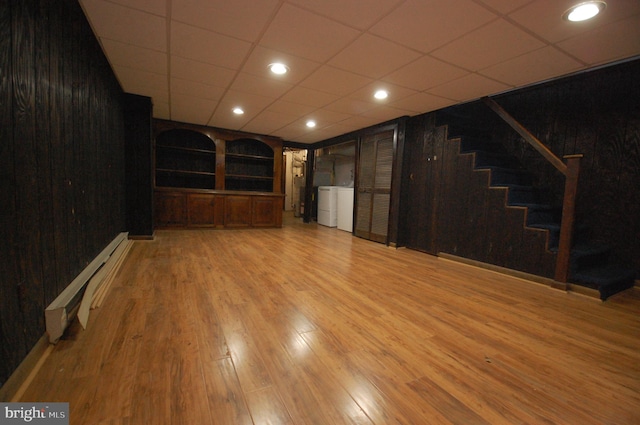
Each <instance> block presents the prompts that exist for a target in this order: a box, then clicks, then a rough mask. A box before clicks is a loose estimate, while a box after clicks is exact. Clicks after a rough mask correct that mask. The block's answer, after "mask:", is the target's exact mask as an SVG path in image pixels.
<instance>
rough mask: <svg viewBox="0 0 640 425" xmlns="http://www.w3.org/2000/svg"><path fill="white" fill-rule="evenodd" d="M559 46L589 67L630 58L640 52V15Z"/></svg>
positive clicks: (603, 27)
mask: <svg viewBox="0 0 640 425" xmlns="http://www.w3.org/2000/svg"><path fill="white" fill-rule="evenodd" d="M639 3H640V2H639ZM558 46H559V47H560V48H561V49H563V50H565V51H568V52H570V53H571V54H572V55H573V56H575V57H577V58H578V59H580V60H582V61H583V62H585V63H587V64H589V65H597V64H602V63H606V62H610V61H614V60H619V59H625V58H628V57H630V56H633V55H634V54H637V52H638V51H640V15H636V16H634V17H631V18H629V19H625V20H623V21H620V22H617V23H616V24H615V25H614V24H611V25H606V26H602V27H599V28H597V29H595V30H593V31H590V32H588V33H584V34H581V35H579V36H577V37H573V38H570V39H568V40H565V41H563V42H561V43H558Z"/></svg>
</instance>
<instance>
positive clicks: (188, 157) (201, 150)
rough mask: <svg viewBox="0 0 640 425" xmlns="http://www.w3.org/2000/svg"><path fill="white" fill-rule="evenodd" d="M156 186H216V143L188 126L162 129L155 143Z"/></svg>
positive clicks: (195, 187)
mask: <svg viewBox="0 0 640 425" xmlns="http://www.w3.org/2000/svg"><path fill="white" fill-rule="evenodd" d="M155 171H156V173H155V186H156V187H174V188H192V189H215V187H216V143H215V142H214V141H213V140H211V139H210V138H209V137H208V136H206V135H205V134H202V133H199V132H197V131H194V130H189V129H181V128H178V129H171V130H166V131H163V132H161V133H159V134H158V135H157V136H156V144H155Z"/></svg>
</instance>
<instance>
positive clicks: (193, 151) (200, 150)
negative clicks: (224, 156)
mask: <svg viewBox="0 0 640 425" xmlns="http://www.w3.org/2000/svg"><path fill="white" fill-rule="evenodd" d="M156 149H173V150H177V151H181V152H190V153H201V154H206V155H215V154H216V151H211V150H207V149H195V148H185V147H182V146H168V145H156Z"/></svg>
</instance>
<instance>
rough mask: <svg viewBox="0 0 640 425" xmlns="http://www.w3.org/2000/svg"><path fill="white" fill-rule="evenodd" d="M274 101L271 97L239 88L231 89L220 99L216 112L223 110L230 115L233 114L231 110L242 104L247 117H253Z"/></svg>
mask: <svg viewBox="0 0 640 425" xmlns="http://www.w3.org/2000/svg"><path fill="white" fill-rule="evenodd" d="M272 102H273V99H272V98H269V97H264V96H260V95H257V94H253V93H245V92H241V91H237V90H229V91H227V93H226V94H225V95H224V97H223V98H222V100H221V101H220V104H219V105H218V109H217V110H216V112H218V111H220V110H222V111H224V112H226V113H227V114H228V115H233V113H232V112H231V110H232V109H233V108H235V107H236V106H240V107H241V108H242V109H244V112H245V113H244V116H245V117H247V118H253V117H255V116H257V114H259V113H260V112H261V111H262V110H263V109H264V108H266V107H267V106H268V105H269V104H271V103H272Z"/></svg>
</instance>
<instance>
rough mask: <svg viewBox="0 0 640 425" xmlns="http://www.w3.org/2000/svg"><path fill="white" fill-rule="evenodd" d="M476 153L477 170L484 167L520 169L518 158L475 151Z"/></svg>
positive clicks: (497, 153) (498, 153)
mask: <svg viewBox="0 0 640 425" xmlns="http://www.w3.org/2000/svg"><path fill="white" fill-rule="evenodd" d="M473 153H475V168H482V167H503V168H519V167H520V164H519V162H518V160H517V159H516V158H514V157H513V156H511V155H508V154H505V153H500V152H487V151H483V150H482V151H481V150H478V151H473Z"/></svg>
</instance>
